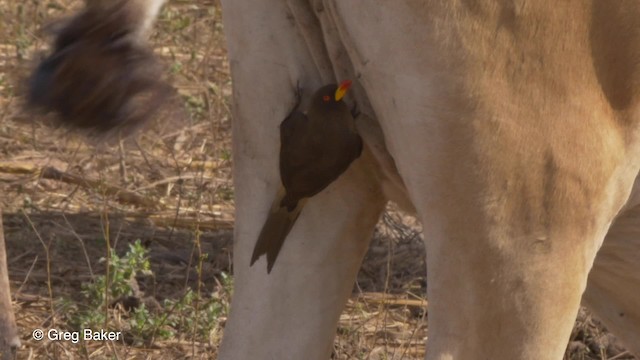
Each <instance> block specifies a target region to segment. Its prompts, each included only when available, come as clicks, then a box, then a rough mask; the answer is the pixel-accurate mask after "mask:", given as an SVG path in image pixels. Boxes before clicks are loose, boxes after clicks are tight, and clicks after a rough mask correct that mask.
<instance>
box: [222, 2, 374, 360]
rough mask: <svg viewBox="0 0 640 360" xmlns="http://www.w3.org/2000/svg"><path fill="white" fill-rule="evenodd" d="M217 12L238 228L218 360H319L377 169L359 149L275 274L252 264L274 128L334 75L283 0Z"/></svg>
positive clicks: (367, 225) (294, 234)
mask: <svg viewBox="0 0 640 360" xmlns="http://www.w3.org/2000/svg"><path fill="white" fill-rule="evenodd" d="M222 5H223V12H224V20H225V32H226V36H227V39H228V44H229V60H230V63H231V71H232V75H233V80H234V84H233V91H234V124H233V125H234V126H233V156H234V184H235V194H236V198H235V204H236V222H235V243H234V293H233V300H232V303H231V313H230V316H229V319H228V321H227V324H226V327H225V332H224V339H223V342H222V345H221V348H220V354H219V358H220V359H223V360H244V359H292V360H294V359H309V360H313V359H317V360H326V359H328V358H329V356H330V354H331V349H332V343H333V338H334V336H335V331H336V326H337V322H338V319H339V315H340V313H341V311H342V309H343V307H344V305H345V303H346V300H347V298H348V297H349V295H350V294H351V291H352V289H353V284H354V280H355V277H356V274H357V271H358V269H359V268H360V264H361V261H362V258H363V256H364V254H365V251H366V248H367V245H368V243H369V239H370V237H371V235H372V232H373V228H374V226H375V224H376V222H377V220H378V217H379V215H380V213H381V211H382V209H383V206H384V202H385V201H384V200H383V196H382V190H381V187H380V185H379V184H378V181H377V180H376V176H377V175H376V171H377V170H376V169H375V168H374V167H372V160H371V157H370V154H369V153H368V152H367V151H366V150H365V152H364V153H363V156H362V157H361V158H359V159H358V160H356V161H355V162H354V163H353V164H352V165H351V167H350V168H349V169H348V170H347V172H346V173H345V174H343V175H342V176H341V177H340V178H339V179H338V180H337V181H336V182H335V183H333V184H332V185H330V186H329V187H328V188H327V189H326V190H325V191H323V192H322V193H320V194H318V195H317V196H315V197H313V198H312V199H310V200H309V202H308V203H307V204H306V206H305V208H304V210H303V211H302V214H301V215H300V218H298V220H297V223H296V225H295V226H294V228H293V229H292V231H291V233H290V234H289V236H288V237H287V239H286V241H285V244H284V246H283V248H282V252H281V253H280V255H279V256H278V260H277V261H276V263H275V266H274V267H273V270H272V272H271V273H270V274H267V271H266V261H265V260H264V259H260V260H258V261H257V262H256V263H255V264H254V265H253V266H252V267H249V263H250V257H251V253H252V251H253V247H254V245H255V242H256V239H257V237H258V233H259V232H260V228H261V227H262V225H263V223H264V221H265V219H266V215H267V213H268V210H269V207H270V205H271V202H272V201H273V199H274V197H275V195H276V192H277V189H278V186H279V182H280V180H279V176H278V150H279V132H278V126H279V124H280V122H281V121H282V120H283V119H284V117H285V116H286V114H287V113H288V112H289V111H290V110H291V108H292V106H294V104H295V92H296V85H297V84H299V85H300V86H301V87H302V94H303V105H304V102H305V100H308V97H309V96H310V95H311V93H312V92H313V91H314V90H315V89H316V88H317V87H319V86H320V85H324V84H326V83H327V81H335V77H334V76H333V75H332V74H330V73H329V72H328V71H330V70H328V69H330V63H329V62H328V61H326V60H318V59H314V56H323V55H321V54H322V52H323V51H324V50H323V49H322V48H312V49H311V50H310V48H309V46H311V47H313V46H314V43H313V42H312V41H311V40H309V42H307V41H306V40H305V39H304V38H303V37H302V35H301V32H300V31H299V30H298V29H296V21H295V19H294V15H292V14H291V12H290V10H289V9H288V8H287V6H286V5H285V4H284V2H283V1H273V2H269V3H266V2H265V3H249V2H240V1H235V0H230V1H225V2H223V3H222ZM306 30H309V29H306ZM315 35H319V33H315ZM316 60H318V61H316ZM316 64H321V68H318V67H317V65H316ZM329 79H331V80H329Z"/></svg>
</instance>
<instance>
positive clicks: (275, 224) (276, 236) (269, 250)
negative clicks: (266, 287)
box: [250, 187, 307, 273]
mask: <svg viewBox="0 0 640 360" xmlns="http://www.w3.org/2000/svg"><path fill="white" fill-rule="evenodd" d="M284 196H285V190H284V187H281V188H280V190H279V191H278V194H277V195H276V198H275V199H274V201H273V203H272V204H271V209H270V210H269V215H268V217H267V221H266V222H265V223H264V225H263V226H262V230H261V231H260V235H259V236H258V241H256V246H255V247H254V248H253V255H251V264H250V266H253V264H254V263H255V262H256V261H257V260H258V259H259V258H260V257H261V256H262V255H264V254H266V255H267V273H271V269H273V265H274V264H275V262H276V259H277V258H278V254H279V253H280V250H281V249H282V245H283V244H284V240H285V239H286V238H287V235H289V232H290V231H291V229H292V228H293V225H294V224H295V223H296V220H297V219H298V216H300V212H302V208H303V207H304V205H305V204H306V202H307V199H302V200H300V201H298V203H297V204H296V205H295V207H293V208H292V209H291V210H289V208H288V207H287V206H283V205H282V204H281V203H282V199H283V198H284Z"/></svg>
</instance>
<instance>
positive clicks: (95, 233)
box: [0, 0, 632, 360]
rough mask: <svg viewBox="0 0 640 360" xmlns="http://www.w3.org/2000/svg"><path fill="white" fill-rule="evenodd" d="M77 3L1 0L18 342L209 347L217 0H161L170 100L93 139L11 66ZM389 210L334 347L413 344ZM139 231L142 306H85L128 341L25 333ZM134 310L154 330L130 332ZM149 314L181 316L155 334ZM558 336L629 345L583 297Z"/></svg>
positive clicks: (217, 192) (215, 329)
mask: <svg viewBox="0 0 640 360" xmlns="http://www.w3.org/2000/svg"><path fill="white" fill-rule="evenodd" d="M79 6H81V4H80V3H79V2H78V1H74V0H42V1H39V0H30V1H23V0H0V21H1V24H0V104H1V106H0V114H1V116H2V119H1V121H0V152H2V155H1V156H0V159H1V161H0V189H1V190H0V191H1V192H2V194H3V195H2V198H1V199H0V201H1V206H2V209H3V210H4V219H3V220H4V227H5V233H6V240H7V243H8V252H9V268H10V273H11V283H12V292H13V296H14V299H15V302H14V307H15V310H16V313H17V320H18V323H19V326H20V330H21V337H22V340H23V347H22V348H21V349H20V351H19V353H18V358H20V359H27V358H29V359H31V358H34V359H39V358H53V359H74V358H83V359H89V358H91V359H102V358H117V359H181V358H198V359H200V358H202V359H208V358H215V353H216V349H217V346H218V343H219V340H220V337H221V333H222V329H223V326H224V322H225V318H226V311H227V306H228V301H229V297H230V293H231V291H232V290H231V289H232V279H231V278H230V277H229V275H228V274H229V273H230V272H231V271H232V268H231V265H232V264H231V261H230V259H231V255H230V251H231V237H232V233H231V229H232V227H233V206H234V205H233V198H234V193H233V187H232V183H231V175H230V174H231V172H230V168H231V158H230V133H229V132H230V116H231V114H230V111H229V97H230V94H231V84H230V78H229V70H228V65H227V63H226V59H225V45H224V41H223V35H222V30H223V29H222V24H221V18H220V7H219V4H218V3H217V2H216V1H207V0H201V1H196V0H174V1H171V2H170V4H169V6H167V7H165V9H164V11H163V13H162V15H161V17H160V19H159V21H158V24H157V26H156V31H155V32H154V34H153V37H152V38H153V45H154V48H155V51H156V53H157V54H159V55H160V56H161V57H162V58H163V61H164V64H165V67H166V76H167V78H168V79H169V81H171V83H172V84H173V86H174V87H175V89H176V92H175V95H174V97H173V101H172V103H171V104H167V106H166V107H165V109H164V111H163V115H162V116H161V118H160V119H159V121H158V123H157V124H156V125H154V127H153V128H152V129H150V130H149V131H147V132H145V133H143V134H141V135H140V136H139V137H138V138H136V140H135V141H131V140H129V141H123V142H120V143H117V144H112V145H103V146H101V147H99V148H95V147H92V146H90V145H88V144H87V143H85V142H84V141H83V139H82V138H80V137H77V136H74V135H72V134H67V133H65V132H64V131H61V130H52V129H51V128H49V127H46V126H44V125H43V124H42V122H40V121H36V120H40V119H36V118H35V117H34V116H32V115H30V114H27V113H25V112H24V111H22V109H21V105H22V104H21V98H22V97H21V93H22V89H23V86H22V84H23V80H24V76H25V75H26V74H27V73H28V71H29V69H30V68H31V67H32V66H33V64H34V62H35V61H36V60H37V59H38V58H39V57H40V56H41V55H40V54H41V53H42V51H45V50H46V41H47V39H48V36H47V33H46V32H45V31H42V30H41V27H42V26H43V25H46V24H49V23H51V21H52V20H55V19H59V18H61V17H62V16H63V14H69V13H70V11H72V10H73V9H77V8H78V7H79ZM390 210H391V211H390V212H389V213H388V214H386V215H385V217H384V218H383V219H382V220H381V223H380V226H379V228H378V230H377V231H376V235H375V239H374V242H373V244H372V246H371V249H370V251H369V254H368V255H367V258H366V261H365V264H364V265H363V268H362V271H361V273H360V275H359V278H358V283H357V284H356V286H355V287H354V292H353V296H352V299H351V300H350V301H349V304H348V306H347V309H346V310H345V312H344V314H343V316H342V318H341V321H340V326H339V329H338V337H337V338H336V341H335V351H334V358H336V359H422V358H423V356H424V351H425V348H424V339H425V337H426V336H427V329H426V317H427V314H426V313H425V311H424V305H425V304H426V301H425V300H424V296H425V294H426V282H425V275H426V274H425V271H424V268H425V267H424V260H423V259H422V258H418V257H417V256H416V254H420V253H423V247H422V241H421V239H420V235H419V232H418V230H419V226H418V225H416V224H413V223H412V220H411V219H410V218H407V217H405V216H402V215H401V214H399V213H398V212H397V211H393V209H390ZM137 239H140V240H141V242H142V244H143V246H144V247H146V248H147V249H148V250H149V258H150V262H151V270H152V272H153V275H147V276H139V277H137V278H136V279H137V280H136V281H135V285H136V286H137V287H138V288H139V291H138V293H137V294H136V297H137V298H138V300H140V301H142V302H143V303H144V304H145V306H146V308H147V309H149V314H147V315H145V316H146V317H145V316H143V318H142V320H141V318H140V316H142V315H139V314H138V315H135V314H133V313H132V312H127V311H126V310H123V309H122V306H116V307H115V308H110V307H109V308H104V307H103V308H97V309H94V310H93V311H94V312H96V313H97V314H98V315H99V314H105V316H106V318H107V320H105V321H106V322H105V326H107V327H111V328H114V327H115V328H120V329H125V330H126V331H125V332H126V333H127V334H128V338H127V339H128V340H127V341H124V342H123V341H120V342H81V343H79V344H73V343H71V342H51V341H46V340H45V341H41V342H37V341H35V340H33V339H32V338H31V332H32V330H33V329H36V328H42V329H49V328H58V329H66V330H70V329H74V319H75V316H77V314H78V311H80V310H79V309H81V310H87V311H90V310H91V309H90V305H88V304H86V303H83V301H85V302H86V297H85V296H84V295H82V294H83V287H82V286H83V284H84V286H86V285H87V284H92V283H94V282H95V281H97V280H98V279H99V278H100V276H101V275H103V276H104V275H105V271H106V267H105V262H104V261H101V260H100V259H102V258H105V257H107V256H108V255H109V254H110V253H109V250H108V249H109V248H114V249H116V253H117V254H119V255H120V256H122V255H123V254H124V253H125V252H126V250H127V249H128V245H129V244H131V243H132V242H134V241H135V240H137ZM188 289H193V292H194V293H195V294H199V295H198V296H196V297H195V298H196V300H194V301H193V302H189V301H191V300H185V299H191V296H192V294H191V293H189V290H188ZM85 291H86V288H85ZM167 299H168V300H169V301H173V302H172V303H169V304H165V303H164V302H165V300H167ZM171 304H173V305H171ZM176 304H180V305H179V306H178V305H176ZM185 304H187V305H188V306H187V305H185ZM212 304H213V305H212ZM74 314H75V315H74ZM176 314H178V318H179V320H176V321H173V322H172V323H171V324H169V322H170V321H168V320H166V319H167V318H169V316H174V315H176ZM203 319H205V320H206V321H205V322H204V323H202V321H204V320H203ZM136 321H137V322H138V325H139V324H140V323H141V322H142V323H143V325H144V326H147V325H148V327H147V328H145V329H147V331H148V329H149V328H151V329H153V332H152V336H146V337H145V336H142V337H137V338H136V333H135V331H134V328H135V326H134V325H132V324H134V323H136ZM199 321H200V322H199ZM180 324H182V325H180ZM184 324H186V325H184ZM181 326H182V327H181ZM163 329H164V330H172V329H173V330H176V329H181V330H182V331H180V336H169V337H161V336H159V335H158V334H156V333H157V332H159V331H161V330H163ZM184 329H186V330H184ZM138 330H139V329H138ZM138 335H139V334H138ZM147 335H148V333H147ZM136 339H138V340H140V339H142V340H141V341H138V340H136ZM571 340H572V342H571V344H570V346H569V348H568V352H567V356H566V358H567V359H609V360H612V359H632V357H631V356H630V355H629V354H628V353H627V352H625V351H624V350H623V349H621V348H620V347H618V346H617V345H616V344H615V341H614V339H613V338H612V337H611V336H610V335H608V334H606V332H604V331H603V330H602V329H601V328H599V327H598V326H597V322H595V321H594V320H592V319H591V318H590V316H589V315H588V314H586V313H584V312H581V315H580V317H579V320H578V321H577V323H576V329H575V331H574V334H573V335H572V339H571Z"/></svg>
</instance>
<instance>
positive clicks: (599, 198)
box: [325, 1, 638, 360]
mask: <svg viewBox="0 0 640 360" xmlns="http://www.w3.org/2000/svg"><path fill="white" fill-rule="evenodd" d="M325 3H326V4H327V5H328V6H325V11H329V12H331V14H332V16H334V17H336V18H337V19H338V20H337V21H336V23H337V24H339V28H340V34H341V36H342V37H343V39H344V42H345V43H346V44H348V49H349V55H350V57H351V59H352V60H353V62H354V68H355V69H356V71H357V72H359V73H360V75H361V76H360V82H361V83H362V85H363V87H364V88H365V89H366V92H367V94H368V96H369V99H370V100H371V103H372V106H373V108H374V110H375V111H376V115H377V117H378V119H379V120H380V122H381V126H382V128H383V130H384V133H385V138H386V140H387V145H388V148H389V151H390V152H391V154H392V155H393V157H394V158H395V160H396V164H397V166H398V170H399V172H400V174H401V176H402V178H403V180H404V183H405V184H406V186H407V189H408V192H409V194H410V196H411V198H412V200H413V203H414V204H415V206H416V209H417V211H418V213H419V215H420V217H421V220H422V221H423V226H424V228H425V239H426V244H427V264H428V297H429V339H428V343H427V359H429V360H445V359H447V360H450V359H504V360H506V359H536V360H555V359H560V358H561V357H562V354H563V352H564V350H565V348H566V343H567V340H568V338H569V334H570V331H571V328H572V325H573V323H574V320H575V316H576V313H577V310H578V307H579V303H580V299H581V295H582V293H583V291H584V289H585V287H586V282H587V274H588V272H589V270H590V268H591V266H592V263H593V261H594V259H595V255H596V252H597V250H598V248H599V245H600V244H601V242H602V240H603V238H604V234H605V233H606V230H607V228H608V226H609V224H610V222H611V221H612V219H613V217H614V215H615V214H616V213H617V212H618V211H619V209H620V208H621V207H622V206H623V204H624V202H625V201H626V199H627V197H628V195H629V192H630V189H631V186H632V184H633V179H634V177H635V175H636V174H637V173H638V168H637V165H636V164H637V154H638V143H637V142H636V143H633V142H632V139H630V140H628V141H627V140H625V139H626V136H627V135H626V134H627V133H633V132H634V130H633V128H632V127H630V128H625V126H633V119H632V118H629V119H625V120H626V121H627V122H626V123H622V122H618V121H617V119H615V118H613V117H612V116H611V115H610V114H611V113H610V112H609V104H608V103H606V99H604V100H603V99H602V96H601V95H600V94H599V92H598V91H599V90H595V89H599V88H598V86H599V85H597V81H596V80H594V79H595V78H596V77H597V76H598V75H600V74H594V73H593V71H594V70H593V67H594V65H593V61H592V60H591V59H590V58H589V57H588V56H589V54H591V49H590V48H588V47H587V48H585V47H584V44H588V43H589V39H585V37H587V36H588V34H589V32H588V31H586V30H584V29H582V28H580V29H572V31H567V30H566V29H565V25H566V19H568V18H571V19H572V21H574V22H572V24H590V23H591V22H590V17H589V15H590V14H589V7H588V6H586V5H584V4H582V3H579V2H572V3H571V4H570V5H571V6H567V7H565V8H553V9H551V8H549V7H546V8H545V7H544V6H545V5H542V4H541V5H540V6H538V3H535V4H533V3H527V6H523V7H521V8H518V9H517V10H514V11H515V12H516V13H517V16H516V15H514V16H515V17H517V24H518V25H514V26H513V27H511V26H510V25H506V23H507V21H506V20H505V14H507V13H508V12H505V11H506V10H508V9H507V8H506V7H505V8H502V7H500V6H495V7H492V6H489V5H487V6H486V7H484V6H483V4H484V3H482V2H481V3H475V2H474V3H473V4H477V7H475V6H474V5H472V4H471V3H468V2H448V3H447V2H436V1H433V2H425V3H422V2H421V3H418V2H412V1H396V2H387V1H374V2H371V1H349V2H345V1H325ZM529 5H531V6H529ZM365 7H366V9H367V12H366V15H364V16H363V14H364V13H363V12H362V8H365ZM509 14H511V13H509ZM509 16H510V15H509ZM354 19H357V20H354ZM514 21H516V20H514ZM521 24H529V25H530V26H520V25H521ZM542 28H544V29H545V31H549V33H550V34H551V33H552V34H557V35H555V36H551V35H549V36H540V34H539V33H537V32H536V31H537V30H539V29H542ZM549 29H554V30H553V32H552V30H549ZM561 29H564V30H561ZM371 39H375V41H374V40H371ZM568 44H571V46H570V47H569V48H568V47H567V46H569V45H568ZM514 54H518V55H517V56H515V57H517V60H515V58H514ZM631 54H632V52H631ZM567 56H570V58H567ZM540 64H544V65H540ZM576 74H578V75H576ZM630 75H631V74H629V76H630ZM621 78H625V76H622V77H621ZM614 80H615V79H614ZM594 83H595V85H594ZM565 89H581V90H582V89H585V90H584V91H565ZM589 89H594V90H593V91H590V90H589ZM585 107H588V108H585Z"/></svg>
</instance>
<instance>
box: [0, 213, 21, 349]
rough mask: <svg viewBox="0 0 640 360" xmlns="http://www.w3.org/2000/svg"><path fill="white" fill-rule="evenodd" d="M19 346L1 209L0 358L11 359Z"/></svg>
mask: <svg viewBox="0 0 640 360" xmlns="http://www.w3.org/2000/svg"><path fill="white" fill-rule="evenodd" d="M19 346H20V339H19V338H18V331H17V327H16V320H15V317H14V315H13V308H12V306H11V289H10V287H9V272H8V269H7V254H6V248H5V243H4V231H3V228H2V211H1V210H0V360H5V359H11V358H12V356H13V355H12V354H13V352H14V351H15V349H16V348H17V347H19Z"/></svg>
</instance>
